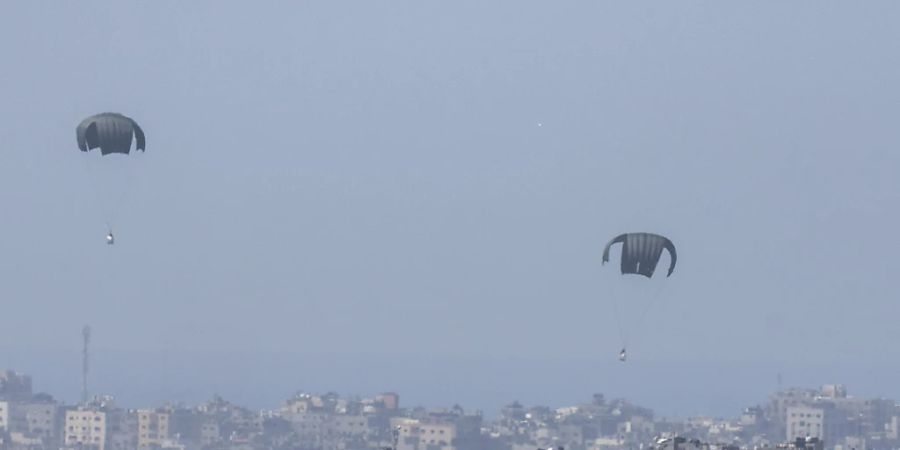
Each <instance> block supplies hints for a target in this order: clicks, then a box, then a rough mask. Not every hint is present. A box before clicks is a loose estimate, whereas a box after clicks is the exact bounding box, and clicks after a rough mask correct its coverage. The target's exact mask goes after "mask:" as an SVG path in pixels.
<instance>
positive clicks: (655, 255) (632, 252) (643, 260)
mask: <svg viewBox="0 0 900 450" xmlns="http://www.w3.org/2000/svg"><path fill="white" fill-rule="evenodd" d="M620 242H621V243H622V274H627V273H633V274H638V275H643V276H645V277H647V278H651V277H652V276H653V272H654V271H655V270H656V265H657V264H658V263H659V257H660V256H661V255H662V251H663V249H665V250H668V251H669V255H670V256H671V258H672V259H671V262H670V263H669V273H668V274H666V276H667V277H668V276H671V275H672V271H674V270H675V260H676V259H678V257H677V256H676V254H675V245H674V244H672V241H670V240H669V239H668V238H665V237H663V236H660V235H658V234H652V233H625V234H620V235H618V236H616V237H615V238H613V240H611V241H609V244H606V249H604V250H603V263H604V264H606V263H607V262H609V248H610V247H612V246H613V244H618V243H620Z"/></svg>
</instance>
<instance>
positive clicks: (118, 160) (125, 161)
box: [76, 112, 147, 232]
mask: <svg viewBox="0 0 900 450" xmlns="http://www.w3.org/2000/svg"><path fill="white" fill-rule="evenodd" d="M76 140H77V143H78V148H79V149H80V150H81V152H82V159H83V160H84V166H85V169H86V171H87V173H88V178H89V181H90V184H91V187H92V189H93V191H94V192H93V196H94V200H95V203H96V206H97V209H98V210H99V214H100V216H101V219H102V220H103V221H104V222H105V223H106V227H107V232H111V231H112V229H113V228H114V227H115V224H116V222H117V220H118V218H119V213H120V211H121V210H122V208H123V207H124V206H125V203H126V202H127V199H128V196H129V194H130V191H131V190H132V189H133V188H134V183H135V177H136V174H137V172H138V169H139V168H140V166H141V163H142V161H141V160H142V159H143V153H144V151H145V149H146V146H147V141H146V137H145V136H144V130H143V129H142V128H141V127H140V125H138V123H137V122H136V121H135V120H134V119H132V118H130V117H127V116H124V115H122V114H119V113H110V112H107V113H101V114H96V115H93V116H90V117H88V118H86V119H84V120H83V121H82V122H81V123H80V124H79V125H78V127H77V128H76Z"/></svg>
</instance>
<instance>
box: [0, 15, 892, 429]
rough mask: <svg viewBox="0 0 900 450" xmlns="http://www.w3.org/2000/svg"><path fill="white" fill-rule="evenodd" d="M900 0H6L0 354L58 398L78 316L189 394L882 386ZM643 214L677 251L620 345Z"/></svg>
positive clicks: (108, 357) (737, 397)
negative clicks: (115, 180)
mask: <svg viewBox="0 0 900 450" xmlns="http://www.w3.org/2000/svg"><path fill="white" fill-rule="evenodd" d="M898 19H900V3H897V2H891V1H883V2H876V1H871V2H865V3H860V2H828V1H796V2H777V1H772V2H752V3H750V2H743V3H738V2H695V1H688V2H654V3H640V4H637V3H635V2H611V1H610V2H601V1H522V0H515V1H512V0H511V1H491V2H488V1H483V0H472V1H389V2H363V1H357V2H341V1H321V2H300V1H283V2H276V1H272V2H253V5H252V6H251V5H250V3H248V2H175V1H171V2H166V1H153V2H149V1H147V2H112V1H110V2H57V1H53V2H44V1H20V2H9V3H7V4H4V5H3V7H2V10H0V55H2V57H3V63H2V68H0V134H2V136H3V140H4V144H5V145H4V147H5V150H4V151H2V152H0V206H2V209H3V211H2V220H0V273H2V280H0V301H2V306H0V310H2V316H3V317H4V320H3V321H2V326H0V366H10V367H13V368H16V369H18V370H24V371H29V372H32V373H33V374H34V375H35V378H36V379H35V382H36V384H37V387H38V388H42V389H47V390H51V391H53V392H54V393H57V394H60V395H63V396H67V398H68V399H70V400H74V398H75V396H76V393H77V389H78V386H79V382H78V371H77V367H78V366H77V360H78V354H77V352H78V348H79V345H80V344H79V338H80V329H81V326H82V325H83V324H85V323H90V324H91V325H92V326H93V327H94V329H95V346H96V351H97V356H96V358H97V360H98V366H97V368H96V369H95V373H96V377H97V378H96V380H97V382H96V383H94V384H95V385H98V386H95V387H96V388H97V389H98V390H106V391H115V392H113V393H116V394H119V395H120V396H123V397H125V398H128V396H129V395H135V394H133V393H129V392H128V391H129V389H131V387H129V386H128V383H129V382H130V381H131V380H132V379H136V378H134V374H135V373H141V374H142V376H144V377H147V378H140V379H144V380H145V382H144V383H143V384H144V385H145V386H143V387H141V389H151V388H148V387H147V386H146V385H153V386H154V387H152V389H161V390H165V392H166V393H167V394H168V395H172V396H176V397H177V396H181V397H183V398H190V399H194V398H205V397H208V396H209V394H211V391H212V390H213V389H215V390H217V391H219V392H221V393H224V394H226V395H228V394H231V395H232V396H233V397H236V398H240V399H242V400H246V401H248V402H252V401H254V400H253V398H254V397H256V401H260V400H259V399H261V398H262V399H264V400H265V401H266V402H269V403H274V402H276V401H277V399H278V398H281V397H283V396H286V395H288V394H289V393H290V392H291V390H292V389H299V388H305V389H313V390H325V389H334V390H338V391H341V392H348V393H360V394H368V393H372V392H370V391H371V390H381V389H396V390H399V391H400V392H401V394H404V393H406V395H407V397H406V398H407V399H409V401H411V402H415V401H422V402H430V403H441V402H443V403H452V402H453V401H454V400H456V399H461V400H462V401H468V404H467V405H466V406H472V407H484V408H490V407H492V405H495V404H497V403H498V402H503V401H506V400H512V399H513V398H519V399H521V400H523V401H529V402H530V401H538V400H546V401H548V402H552V403H560V402H566V401H574V400H578V399H582V398H583V399H587V398H588V397H589V395H590V393H592V392H595V391H597V392H605V393H606V394H607V395H608V396H628V397H630V398H634V399H637V400H640V401H642V402H643V403H645V404H646V405H647V406H650V407H655V408H657V409H659V410H661V411H663V412H668V413H685V414H687V413H693V412H701V411H706V412H723V413H729V412H734V413H737V409H736V408H739V407H740V406H742V405H743V404H744V403H746V402H748V401H754V400H756V399H760V400H761V396H762V395H764V394H765V393H766V392H768V391H769V390H771V389H774V384H775V381H774V380H775V374H776V373H778V372H782V373H783V374H784V378H785V382H786V383H809V384H811V385H815V384H818V383H824V382H841V381H847V382H850V383H851V391H855V392H857V393H866V394H871V395H879V394H880V395H888V396H894V397H900V384H898V383H897V379H898V375H900V347H898V346H897V345H896V344H895V343H896V342H897V341H898V340H900V327H898V326H897V320H898V313H900V308H898V306H897V300H898V294H900V289H898V284H897V282H896V281H895V278H896V277H897V276H898V273H900V263H898V259H897V253H898V250H900V233H898V227H900V213H898V210H897V208H898V201H900V181H898V177H897V173H898V170H900V152H898V149H897V144H898V142H900V127H898V117H900V116H898V113H900V89H898V88H897V82H898V80H900V28H898V26H897V23H898ZM102 111H118V112H122V113H125V114H127V115H130V116H131V117H134V118H135V119H136V120H137V121H138V122H139V123H140V124H141V125H142V126H143V128H144V130H145V131H146V133H147V149H148V150H147V153H146V155H145V158H144V159H143V161H142V162H143V163H144V164H143V167H142V168H141V170H140V174H139V178H138V182H137V184H136V185H135V188H134V189H133V191H132V192H131V194H130V196H129V201H128V203H127V204H126V206H125V207H124V209H123V210H122V212H121V215H120V220H119V221H118V223H117V226H116V235H117V241H118V242H117V245H116V246H114V247H113V248H109V247H108V246H106V245H104V243H103V235H104V233H105V231H106V230H105V228H104V227H105V226H104V224H103V218H102V217H100V215H99V214H98V213H97V210H96V208H95V206H94V199H93V197H92V196H93V193H92V191H91V187H90V181H89V179H88V176H87V173H86V172H85V170H84V168H83V164H82V161H81V160H80V159H81V158H82V156H83V155H82V154H81V153H80V152H79V151H78V149H77V146H76V144H75V126H76V125H77V124H78V122H79V121H80V120H81V119H83V118H84V117H86V116H88V115H90V114H94V113H97V112H102ZM538 124H540V126H539V125H538ZM627 231H652V232H658V233H662V234H665V235H667V236H669V237H670V238H671V239H672V240H673V241H674V242H675V244H676V245H677V246H678V249H679V261H678V267H677V269H676V271H675V274H674V275H673V277H672V278H671V279H670V280H669V281H668V283H667V285H666V287H665V290H664V292H663V293H662V296H661V300H660V302H659V304H658V306H657V307H656V308H655V309H654V311H653V312H652V313H651V315H650V316H649V317H648V319H647V320H646V322H645V323H646V325H647V326H646V328H645V329H644V330H643V332H642V336H641V338H640V341H639V342H638V343H636V344H635V345H634V348H633V349H632V352H631V358H632V359H631V361H629V363H628V364H618V363H617V362H616V361H614V359H615V354H616V352H617V351H618V347H619V341H618V336H617V332H616V329H615V326H616V325H615V323H616V321H615V318H614V317H613V315H612V312H613V309H612V307H611V301H612V296H613V295H617V294H618V291H617V289H618V288H617V287H615V286H614V283H615V280H616V278H615V277H610V276H607V275H606V274H608V273H610V271H612V272H614V271H615V270H616V267H615V266H613V267H608V266H607V267H601V265H600V255H601V252H602V249H603V245H604V244H605V243H606V241H607V240H608V239H609V238H611V237H612V236H614V235H616V234H618V233H621V232H627ZM61 355H68V356H61ZM216 355H219V356H221V355H230V356H229V357H225V358H224V359H217V358H218V357H217V356H216ZM237 355H240V357H238V356H237ZM304 356H306V357H309V358H312V359H311V361H304V360H303V358H304ZM285 358H287V359H285ZM279 359H281V361H279ZM247 362H253V363H254V365H255V366H256V367H253V368H251V367H248V364H247ZM314 362H315V363H314ZM192 363H195V364H197V367H191V368H189V367H186V365H188V364H192ZM807 364H809V365H807ZM160 367H163V368H160ZM815 368H818V369H815ZM216 370H224V371H228V372H229V373H228V375H227V376H225V377H222V378H216V379H215V380H217V381H206V382H204V381H203V380H213V377H214V372H215V371H216ZM152 373H160V374H162V375H160V377H161V378H160V379H156V378H154V377H153V376H151V375H148V374H152ZM680 374H689V375H690V376H679V375H680ZM510 376H512V377H515V380H514V382H511V383H509V384H506V385H504V383H505V382H504V381H503V380H504V379H505V378H506V377H510ZM478 377H481V379H480V381H479V380H478V379H476V378H478ZM163 378H164V380H162V379H163ZM736 379H739V380H741V382H742V383H747V382H754V383H758V385H755V386H754V387H753V388H752V389H747V388H745V389H742V390H740V391H737V392H726V389H728V388H729V386H731V385H732V384H734V383H735V382H733V381H732V380H736ZM636 380H637V381H636ZM638 381H640V383H645V384H648V385H652V387H651V388H646V389H645V388H642V387H641V385H640V384H639V383H638ZM251 382H253V383H257V382H258V383H264V384H265V386H262V387H254V386H248V383H251ZM104 383H105V384H104ZM154 383H155V384H154ZM435 386H438V387H437V388H435ZM266 389H268V391H266V392H269V393H268V394H264V393H263V391H265V390H266ZM137 390H138V389H137V388H136V387H135V388H134V391H135V392H137ZM254 390H258V391H259V392H260V393H259V394H258V395H256V396H254V394H253V391H254ZM148 395H149V394H148ZM134 398H135V401H138V400H137V397H134ZM146 398H149V397H141V398H140V399H141V401H144V400H145V399H146ZM479 402H480V403H479ZM270 406H274V404H271V405H270Z"/></svg>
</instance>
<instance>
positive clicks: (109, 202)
mask: <svg viewBox="0 0 900 450" xmlns="http://www.w3.org/2000/svg"><path fill="white" fill-rule="evenodd" d="M98 151H99V150H98ZM90 153H91V152H87V154H85V155H82V161H83V164H84V167H85V173H86V174H87V177H88V182H89V183H90V184H91V188H92V190H93V191H94V204H95V208H96V209H97V210H98V212H99V213H100V214H101V215H102V218H103V221H104V224H105V225H106V230H107V232H112V231H113V228H114V227H115V225H116V222H117V221H118V218H119V213H120V211H121V209H122V207H123V206H124V205H125V203H126V202H127V201H128V199H129V198H130V196H131V191H132V188H133V185H134V184H135V183H136V182H137V178H138V176H137V172H138V168H137V167H134V166H135V165H140V163H139V162H137V161H115V162H113V161H105V162H104V161H103V158H123V157H121V156H118V155H106V156H100V155H91V154H90ZM141 156H143V155H141ZM89 158H97V159H98V161H90V160H89ZM127 158H140V156H138V155H129V156H127ZM116 163H120V164H116ZM104 164H107V165H113V164H115V165H116V166H123V167H116V168H115V169H113V168H111V167H105V168H101V167H98V166H102V165H104ZM114 170H115V171H117V172H120V173H118V174H117V177H113V178H117V179H116V180H114V183H110V181H112V180H100V178H101V177H103V175H107V177H108V176H109V175H110V174H111V173H113V171H114ZM103 172H108V173H105V174H104V173H103ZM104 184H107V185H104ZM110 191H113V192H114V193H113V195H110Z"/></svg>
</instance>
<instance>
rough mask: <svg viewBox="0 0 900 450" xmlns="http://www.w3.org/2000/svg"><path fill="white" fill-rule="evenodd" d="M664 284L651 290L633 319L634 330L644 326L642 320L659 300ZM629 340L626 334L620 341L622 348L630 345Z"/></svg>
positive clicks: (660, 283) (664, 282)
mask: <svg viewBox="0 0 900 450" xmlns="http://www.w3.org/2000/svg"><path fill="white" fill-rule="evenodd" d="M665 284H666V280H662V281H661V282H659V283H658V284H657V286H656V288H655V289H654V290H653V293H652V294H650V299H649V300H648V301H647V302H646V303H645V304H644V305H643V308H641V309H640V311H638V315H637V317H636V318H635V322H634V327H635V329H637V330H640V329H641V327H642V326H643V325H644V320H645V319H646V318H647V315H648V314H649V313H650V310H651V309H653V305H655V304H656V302H657V301H658V300H659V296H660V294H662V290H663V288H664V287H665ZM620 326H621V325H620ZM630 338H631V335H630V334H628V335H626V336H625V337H624V338H623V339H622V341H623V346H625V347H627V346H628V344H630V343H631V342H630V341H631V339H630Z"/></svg>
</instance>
